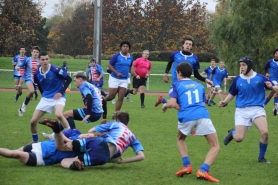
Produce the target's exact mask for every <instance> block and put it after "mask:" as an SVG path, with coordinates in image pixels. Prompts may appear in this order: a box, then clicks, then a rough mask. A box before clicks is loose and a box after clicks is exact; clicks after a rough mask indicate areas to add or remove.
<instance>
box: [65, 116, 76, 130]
mask: <svg viewBox="0 0 278 185" xmlns="http://www.w3.org/2000/svg"><path fill="white" fill-rule="evenodd" d="M67 121H68V123H69V126H70V128H71V129H75V128H76V127H75V123H74V119H73V118H67Z"/></svg>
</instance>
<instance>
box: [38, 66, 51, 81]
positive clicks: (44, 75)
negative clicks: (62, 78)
mask: <svg viewBox="0 0 278 185" xmlns="http://www.w3.org/2000/svg"><path fill="white" fill-rule="evenodd" d="M50 68H51V64H48V70H47V71H46V72H45V73H42V67H40V70H39V71H40V74H41V75H42V76H43V77H44V79H46V74H47V73H48V72H49V70H50Z"/></svg>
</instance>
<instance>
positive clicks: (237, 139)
mask: <svg viewBox="0 0 278 185" xmlns="http://www.w3.org/2000/svg"><path fill="white" fill-rule="evenodd" d="M243 139H244V136H237V137H234V140H235V141H236V142H241V141H243Z"/></svg>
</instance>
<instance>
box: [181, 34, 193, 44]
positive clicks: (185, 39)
mask: <svg viewBox="0 0 278 185" xmlns="http://www.w3.org/2000/svg"><path fill="white" fill-rule="evenodd" d="M187 40H190V41H192V46H194V39H193V37H192V36H191V35H186V36H185V37H184V38H183V39H182V41H181V45H183V44H184V43H185V41H187Z"/></svg>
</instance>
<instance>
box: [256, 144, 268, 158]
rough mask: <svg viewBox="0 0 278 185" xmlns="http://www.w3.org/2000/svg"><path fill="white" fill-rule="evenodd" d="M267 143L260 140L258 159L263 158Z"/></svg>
mask: <svg viewBox="0 0 278 185" xmlns="http://www.w3.org/2000/svg"><path fill="white" fill-rule="evenodd" d="M267 145H268V144H264V143H262V142H260V145H259V146H260V153H259V157H258V160H260V159H262V158H264V156H265V153H266V149H267Z"/></svg>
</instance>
